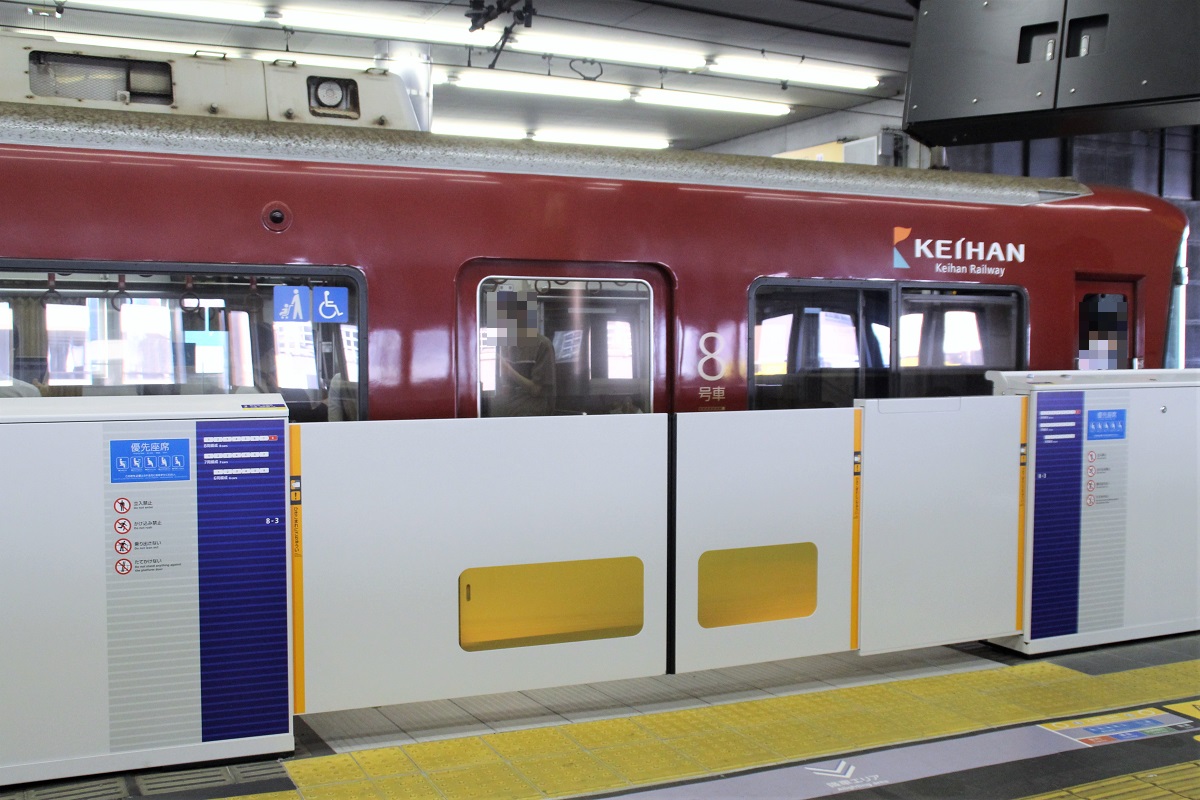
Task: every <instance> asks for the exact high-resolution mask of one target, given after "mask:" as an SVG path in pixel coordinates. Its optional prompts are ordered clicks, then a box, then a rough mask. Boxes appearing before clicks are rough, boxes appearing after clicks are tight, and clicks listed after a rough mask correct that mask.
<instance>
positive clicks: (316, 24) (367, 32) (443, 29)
mask: <svg viewBox="0 0 1200 800" xmlns="http://www.w3.org/2000/svg"><path fill="white" fill-rule="evenodd" d="M261 18H262V14H261V13H260V14H259V19H261ZM278 22H279V24H281V25H286V26H288V27H289V28H297V29H301V30H308V31H317V32H326V33H347V34H351V35H355V36H370V37H372V38H376V39H411V40H415V41H421V42H441V43H443V44H469V45H473V46H475V47H491V46H492V45H494V44H496V42H498V41H499V40H500V34H499V33H497V32H496V31H495V30H478V31H473V32H472V31H470V30H468V25H467V23H466V22H465V21H464V22H463V24H462V26H461V27H456V26H453V25H436V24H433V23H428V22H417V21H411V20H403V19H392V18H389V17H368V16H364V15H359V14H334V13H330V12H328V11H310V10H307V9H283V16H282V18H281V19H279V20H278Z"/></svg>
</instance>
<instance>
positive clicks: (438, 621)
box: [301, 415, 668, 712]
mask: <svg viewBox="0 0 1200 800" xmlns="http://www.w3.org/2000/svg"><path fill="white" fill-rule="evenodd" d="M301 443H302V451H303V466H304V473H303V481H304V484H303V485H304V487H305V489H304V495H303V556H304V557H303V573H304V598H303V602H304V607H303V615H304V649H303V653H304V662H303V675H304V677H303V688H304V693H305V698H306V700H305V710H306V711H308V712H316V711H329V710H335V709H348V708H361V707H367V706H377V705H385V704H392V703H404V702H411V701H416V700H430V699H437V698H446V697H462V696H466V695H476V694H488V693H492V692H503V691H511V690H517V689H530V688H536V687H544V686H559V685H568V684H580V683H589V682H594V681H601V680H612V679H618V678H628V677H638V676H645V675H655V674H661V673H663V672H664V671H665V665H666V579H665V575H666V544H667V504H666V496H667V449H668V448H667V417H666V416H665V415H625V416H587V417H554V418H520V419H482V420H479V419H477V420H462V419H459V420H426V421H421V420H414V421H395V422H355V423H334V424H321V425H304V426H301ZM630 558H636V559H640V562H641V574H642V577H643V578H644V593H643V596H642V600H643V605H642V620H643V622H642V626H641V628H640V631H638V632H637V633H636V634H634V635H629V633H630V632H629V631H628V630H626V631H624V632H621V633H619V634H617V635H613V636H610V637H609V638H598V639H594V640H590V641H563V642H557V643H543V644H534V645H533V646H511V647H498V648H496V649H482V650H475V651H468V650H466V649H464V647H463V646H462V644H460V632H459V628H460V605H461V606H462V607H464V608H465V607H466V603H467V602H468V601H467V598H466V597H465V595H464V591H466V589H465V587H461V588H460V577H461V576H462V575H463V573H464V571H466V570H471V569H480V568H485V569H486V568H490V567H502V566H506V565H538V564H554V563H565V562H575V561H595V560H599V559H630ZM614 563H615V562H614ZM622 563H631V562H622ZM513 574H515V575H516V576H517V579H518V580H524V578H523V577H522V575H523V574H524V573H521V572H519V571H518V572H516V573H513ZM535 577H536V576H535ZM469 582H470V581H469V580H468V583H469ZM508 588H509V589H510V590H511V589H512V585H511V583H510V584H509V585H508ZM554 588H555V587H553V586H551V587H549V589H547V587H545V586H542V587H541V589H540V590H541V591H543V592H544V591H552V590H554ZM558 588H560V589H561V590H562V591H563V592H564V593H565V594H567V595H569V594H570V593H571V592H572V591H573V590H574V588H575V587H573V586H571V585H566V583H564V585H561V586H559V587H558ZM481 591H482V590H481V589H480V587H479V586H476V587H475V595H474V596H473V597H472V599H471V600H470V601H469V602H472V603H476V604H479V603H481V602H485V601H486V600H487V597H485V596H483V595H481V594H480V592H481ZM518 599H519V598H518ZM552 606H553V603H547V604H546V608H545V611H546V614H548V615H553V614H554V613H555V611H554V608H553V607H552ZM570 622H571V620H567V621H566V623H567V624H568V626H569V624H570ZM513 643H515V644H520V642H517V641H515V640H514V642H513Z"/></svg>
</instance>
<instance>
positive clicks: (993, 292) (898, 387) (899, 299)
mask: <svg viewBox="0 0 1200 800" xmlns="http://www.w3.org/2000/svg"><path fill="white" fill-rule="evenodd" d="M764 289H766V290H770V289H785V290H786V289H791V290H795V291H797V292H804V291H822V290H830V291H841V292H845V291H856V292H858V293H859V301H858V309H859V314H860V315H861V314H862V313H863V310H864V309H865V299H864V298H865V293H866V292H879V293H886V294H887V296H888V302H887V307H888V320H887V322H888V328H889V335H888V337H887V341H886V352H882V351H883V349H884V347H885V341H884V340H883V339H882V338H881V337H879V335H878V331H876V330H875V325H874V324H873V322H872V321H871V320H869V319H864V318H862V317H861V316H860V317H859V318H858V319H856V327H857V329H858V332H859V365H858V367H857V370H858V373H859V374H858V376H857V379H856V384H855V385H856V391H855V395H856V396H855V397H854V398H853V399H851V401H850V403H848V404H844V405H842V406H838V407H849V406H852V405H853V401H854V400H860V399H869V398H870V397H871V396H872V395H870V394H869V393H867V392H864V389H865V387H866V386H867V385H868V377H867V371H868V370H874V371H877V372H878V371H879V370H881V369H882V368H881V367H874V368H871V367H869V366H864V361H863V359H862V355H863V352H862V347H863V344H864V343H866V342H867V340H868V338H869V337H870V336H871V335H872V334H874V335H875V337H876V339H877V345H878V348H879V350H880V351H881V352H880V354H879V355H880V357H881V358H882V359H884V360H886V363H887V368H886V369H887V371H886V382H885V386H886V391H885V392H884V393H882V394H876V395H875V396H878V397H884V398H895V397H906V396H925V395H911V394H905V392H904V386H905V380H904V378H905V373H904V371H903V370H904V368H903V366H902V357H901V348H900V325H901V310H902V307H903V299H904V297H905V294H906V293H909V295H910V296H911V293H913V292H917V291H922V292H926V291H927V292H941V293H946V296H947V297H957V296H962V297H964V298H970V297H979V298H984V300H983V302H996V301H995V300H993V299H992V298H1001V299H1002V298H1006V297H1007V298H1010V299H1013V300H1015V303H1014V305H1015V314H1014V321H1013V332H1014V335H1015V337H1016V343H1015V351H1016V356H1017V366H1016V367H1014V369H1017V370H1021V369H1026V368H1027V366H1028V363H1029V292H1028V290H1027V289H1026V288H1025V287H1023V286H1013V285H1007V284H997V285H993V284H978V283H971V284H961V283H947V282H933V281H930V282H920V281H894V280H879V279H862V280H824V279H819V278H782V277H762V278H758V279H756V280H754V281H753V282H751V284H750V286H749V287H748V289H747V300H748V303H747V317H746V323H747V324H746V330H747V345H748V349H747V359H748V363H747V368H746V380H747V387H746V388H747V407H748V408H750V409H763V408H811V407H820V406H811V405H786V404H785V405H779V406H777V405H764V403H763V400H762V398H761V396H760V392H759V380H758V378H759V374H758V372H757V369H756V367H757V361H756V357H755V352H756V351H755V347H756V338H757V335H758V334H757V328H758V322H757V320H758V312H759V310H760V308H759V307H760V301H759V294H760V292H762V291H763V290H764ZM791 335H792V338H793V341H792V343H791V345H790V347H795V346H796V342H795V341H794V339H795V337H796V335H797V334H796V332H795V330H793V332H792V334H791ZM790 358H791V356H790V355H789V359H790ZM790 366H791V364H790V363H789V364H788V365H787V367H790ZM787 367H785V373H783V374H785V375H800V374H801V372H800V371H797V372H795V373H789V372H786V369H787ZM991 368H992V367H990V366H988V365H986V364H985V365H984V366H983V367H980V368H977V371H979V372H980V373H982V372H983V371H986V370H987V369H991ZM969 372H970V371H969V370H963V371H962V373H961V374H962V375H968V374H969ZM763 374H764V375H766V374H769V373H763ZM860 393H861V394H864V395H865V396H862V397H860V396H858V395H859V394H860Z"/></svg>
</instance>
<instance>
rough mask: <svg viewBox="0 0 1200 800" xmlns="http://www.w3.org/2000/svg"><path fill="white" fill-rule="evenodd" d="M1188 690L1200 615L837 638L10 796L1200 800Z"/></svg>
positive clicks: (467, 703) (320, 732) (391, 714)
mask: <svg viewBox="0 0 1200 800" xmlns="http://www.w3.org/2000/svg"><path fill="white" fill-rule="evenodd" d="M1198 696H1200V634H1190V635H1185V636H1176V637H1167V638H1162V639H1155V640H1151V641H1146V642H1139V643H1130V644H1123V645H1116V646H1110V647H1103V648H1094V649H1090V650H1087V651H1079V652H1074V653H1067V654H1063V655H1057V656H1049V657H1042V658H1025V657H1022V656H1019V655H1016V654H1012V653H1009V652H1008V651H1005V650H1001V649H999V648H994V647H992V646H989V645H986V644H971V645H964V646H957V647H937V648H928V649H924V650H916V651H909V652H905V653H899V654H891V655H883V656H867V657H863V656H858V655H856V654H853V653H845V654H837V655H829V656H816V657H811V658H802V659H793V660H788V661H777V662H771V663H767V664H756V665H752V666H746V667H735V668H730V669H722V670H713V671H708V672H699V673H689V674H681V675H667V676H658V677H653V678H645V679H638V680H624V681H613V682H609V683H597V684H591V685H587V686H574V687H563V688H556V689H546V690H540V691H526V692H514V693H508V694H500V695H488V696H479V697H466V698H457V699H452V700H439V701H434V702H427V703H412V704H407V705H396V706H385V707H381V708H370V709H360V710H355V711H347V712H337V713H329V714H311V715H305V716H302V717H300V718H298V719H297V720H296V726H295V727H296V739H297V749H296V753H295V754H294V755H293V756H290V757H287V758H285V759H283V760H280V759H278V758H272V759H261V760H252V761H247V762H239V763H231V764H216V765H204V766H202V767H195V766H192V767H188V768H182V769H157V770H147V771H144V772H139V773H130V774H125V775H111V776H102V777H95V778H89V779H79V780H71V781H58V782H52V783H44V784H30V785H26V786H15V787H7V788H0V800H121V798H125V797H139V796H152V797H159V798H172V799H173V800H210V799H215V798H233V797H238V798H241V797H256V798H259V799H260V800H359V798H371V799H372V800H378V799H380V798H430V799H431V800H460V799H461V800H491V799H493V798H494V799H496V800H523V799H524V798H530V799H533V798H546V797H581V796H617V795H627V794H630V795H632V794H636V795H637V796H639V797H640V798H642V800H690V799H691V798H697V799H700V798H763V800H766V798H772V800H801V799H802V798H810V797H825V796H833V795H837V794H844V793H847V792H854V795H855V797H857V798H861V800H867V798H914V799H916V798H975V799H978V800H987V799H988V798H996V800H1001V799H1003V800H1012V799H1014V798H1025V797H1031V796H1035V795H1036V796H1038V797H1039V798H1042V797H1043V796H1044V797H1045V798H1047V799H1048V798H1056V799H1059V798H1061V799H1062V800H1067V799H1068V798H1095V799H1096V800H1142V799H1143V798H1176V797H1188V798H1194V799H1196V800H1200V698H1198ZM1193 700H1196V701H1197V702H1189V701H1193ZM1056 721H1057V722H1056ZM1043 723H1050V724H1043Z"/></svg>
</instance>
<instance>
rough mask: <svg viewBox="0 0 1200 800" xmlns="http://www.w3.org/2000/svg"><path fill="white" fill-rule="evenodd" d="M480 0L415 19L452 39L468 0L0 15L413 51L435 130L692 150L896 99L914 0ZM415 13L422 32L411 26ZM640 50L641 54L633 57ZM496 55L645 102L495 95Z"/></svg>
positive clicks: (162, 0)
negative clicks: (712, 101) (759, 105)
mask: <svg viewBox="0 0 1200 800" xmlns="http://www.w3.org/2000/svg"><path fill="white" fill-rule="evenodd" d="M479 5H482V6H483V7H484V8H485V9H486V8H487V6H493V7H494V6H497V5H499V6H501V7H502V8H503V7H504V6H506V5H508V6H511V9H512V10H511V11H509V12H507V13H503V14H500V15H499V16H497V18H496V19H494V20H491V21H488V22H487V23H486V25H485V26H484V27H483V31H482V33H477V34H476V37H477V38H480V41H479V42H476V43H473V44H466V43H447V42H445V41H432V42H428V41H426V42H422V41H420V38H418V37H421V33H420V31H421V30H428V31H434V30H437V31H440V32H442V33H445V32H446V31H447V30H449V31H450V32H451V36H449V37H446V36H441V38H443V39H445V38H453V37H454V35H455V32H461V33H462V34H463V35H465V34H466V32H467V31H468V29H469V28H470V26H471V24H472V20H471V19H469V18H468V13H469V12H470V11H472V7H471V2H470V0H111V1H110V2H109V1H106V0H65V2H63V0H0V26H3V27H5V28H9V29H20V30H25V31H29V30H37V31H42V32H45V33H48V34H51V35H53V34H55V33H59V34H71V33H74V34H93V35H105V36H115V37H122V38H123V39H134V40H146V41H171V42H185V43H194V44H196V45H197V47H198V49H200V48H202V47H203V46H209V47H222V48H234V49H243V50H245V51H247V52H249V51H254V50H270V51H283V50H287V51H292V52H301V53H311V54H325V55H337V56H348V57H355V58H363V59H370V58H375V57H379V56H381V55H382V56H388V57H391V58H393V59H397V58H404V57H410V56H412V55H413V54H414V53H416V54H418V55H424V56H427V57H428V58H429V60H430V61H431V62H432V64H433V66H434V70H433V74H434V76H435V85H434V86H433V100H432V115H433V122H434V126H435V130H436V128H437V126H438V124H439V123H440V124H450V123H455V122H469V123H474V122H478V123H490V124H500V125H505V126H509V127H510V128H512V129H515V130H518V131H528V132H537V131H542V130H550V129H569V130H590V131H596V132H600V133H604V132H606V131H611V132H613V134H614V135H615V134H616V133H618V132H621V133H631V134H636V135H641V136H646V137H655V138H660V139H664V140H668V141H669V142H670V143H671V146H672V147H676V148H681V149H694V148H699V147H704V146H707V145H712V144H717V143H720V142H724V141H728V140H730V139H734V138H737V137H740V136H744V135H747V134H751V133H756V132H758V131H763V130H768V129H770V128H774V127H777V126H780V125H786V124H790V123H795V122H800V121H803V120H808V119H812V118H815V117H819V116H821V115H824V114H829V113H831V112H835V111H844V110H852V109H854V108H856V107H859V106H863V105H864V104H867V103H870V102H872V101H874V100H877V99H881V98H894V97H897V96H899V95H901V94H902V93H903V91H904V82H905V71H906V69H907V66H908V57H909V43H910V40H911V38H912V32H913V16H914V13H915V12H914V9H913V7H912V6H911V5H910V4H909V2H908V0H738V2H724V0H515V1H514V0H486V2H485V3H483V4H479ZM530 6H532V8H533V9H534V10H535V11H536V13H535V14H533V15H532V17H531V19H532V24H531V25H530V26H529V27H526V26H524V25H523V24H521V23H520V21H518V20H516V19H514V14H513V13H512V11H516V12H522V11H526V10H527V9H528V8H529V7H530ZM476 10H478V5H477V6H476ZM347 22H348V23H349V24H343V23H347ZM514 22H515V23H516V24H515V25H514ZM408 23H418V24H420V25H424V26H426V27H425V28H421V27H415V28H409V27H406V26H407V25H408ZM510 25H513V26H514V27H513V28H512V31H511V33H512V37H513V38H512V39H510V40H509V41H508V42H507V43H506V44H505V47H504V48H503V50H502V51H501V52H499V54H498V55H497V50H496V45H495V44H494V43H490V42H494V40H497V39H499V38H501V37H502V35H503V34H504V31H505V28H506V27H508V26H510ZM409 31H416V32H415V33H410V32H409ZM534 33H536V34H538V35H540V36H542V37H547V36H551V35H558V36H562V37H568V39H567V40H566V41H567V42H568V43H569V44H570V46H569V47H568V46H563V45H562V40H559V41H558V42H552V41H546V40H545V38H543V40H542V42H541V43H538V44H533V43H532V38H531V35H532V34H534ZM401 35H403V36H411V37H413V38H401ZM523 37H524V41H523V40H522V38H523ZM580 40H586V41H588V42H590V43H599V44H598V46H599V48H600V50H599V53H598V54H594V55H591V56H590V57H586V58H585V57H572V55H571V54H570V53H567V52H565V51H566V50H569V49H571V48H573V47H575V46H576V45H578V44H579V42H580ZM125 46H128V45H125ZM639 46H652V47H659V48H664V49H666V50H667V51H669V52H670V53H671V54H676V53H678V54H680V55H684V56H686V57H689V58H692V59H696V58H698V59H699V61H694V62H693V63H692V64H683V65H676V66H663V65H662V64H661V63H655V62H657V61H658V59H657V58H656V57H655V55H654V54H651V55H650V56H649V57H648V58H646V57H644V56H643V55H642V54H638V53H636V50H635V48H637V47H639ZM522 47H524V48H526V49H524V50H523V49H520V48H522ZM539 49H540V50H543V51H547V50H551V49H553V50H554V52H538V50H539ZM634 55H636V56H637V60H640V61H642V62H643V63H627V62H629V61H633V60H635V59H634V58H633V56H634ZM737 57H741V58H748V59H750V60H751V61H752V62H769V63H770V64H771V65H777V64H778V65H783V66H784V67H787V68H791V67H795V66H796V65H799V64H803V65H805V67H806V69H807V68H811V67H817V68H833V69H834V71H835V74H840V73H838V72H837V71H838V70H845V71H849V72H851V73H854V74H858V75H867V76H869V77H870V78H873V79H874V80H876V81H877V84H876V85H874V86H869V87H867V88H846V87H835V86H822V85H818V84H816V83H810V82H808V81H809V76H808V75H805V74H803V73H801V77H799V78H792V79H786V80H785V79H781V78H778V77H774V78H764V77H756V78H751V77H745V76H735V75H731V74H724V73H720V72H718V71H717V68H718V67H719V66H721V65H724V64H728V63H732V62H730V59H731V58H732V59H734V60H735V61H736V58H737ZM664 60H665V59H664ZM493 63H494V65H495V70H496V71H498V72H501V73H504V74H506V75H508V76H509V78H510V79H511V80H510V81H509V82H510V83H511V82H513V81H516V80H518V79H519V78H520V77H521V76H520V75H515V74H514V73H527V74H532V75H538V76H545V75H549V76H557V77H560V78H562V79H563V80H564V81H571V82H577V83H592V84H611V85H613V86H620V87H626V88H627V89H628V90H629V92H630V93H632V95H633V96H634V97H640V98H641V100H639V101H635V100H634V99H631V97H630V96H629V94H626V95H620V96H618V98H617V99H615V100H594V99H586V98H578V97H559V96H552V95H542V94H528V93H520V92H512V91H493V90H488V89H480V88H473V86H469V85H467V84H469V83H471V81H469V80H466V79H464V78H461V74H462V73H463V72H464V70H466V71H468V72H471V73H472V75H475V74H477V71H480V70H484V69H487V68H488V67H489V66H490V65H492V64H493ZM438 81H441V82H438ZM560 85H564V86H565V85H566V84H560ZM572 85H575V84H572ZM568 88H570V87H568ZM650 89H666V90H672V91H675V92H684V93H688V95H669V97H673V98H679V97H685V98H690V97H691V96H694V95H702V96H704V97H718V98H721V97H733V98H741V99H749V100H760V101H767V102H771V103H782V104H784V105H785V107H784V108H782V109H776V111H777V112H778V111H783V112H785V113H782V114H778V115H775V116H768V115H763V114H751V113H741V112H731V111H713V110H706V109H694V108H680V107H674V106H669V105H657V104H651V103H649V102H646V100H647V99H649V98H651V97H652V95H653V93H651V92H642V90H650ZM658 97H664V96H663V95H658ZM701 99H702V100H703V98H701Z"/></svg>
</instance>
